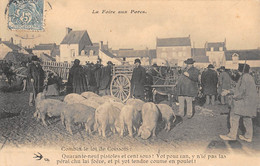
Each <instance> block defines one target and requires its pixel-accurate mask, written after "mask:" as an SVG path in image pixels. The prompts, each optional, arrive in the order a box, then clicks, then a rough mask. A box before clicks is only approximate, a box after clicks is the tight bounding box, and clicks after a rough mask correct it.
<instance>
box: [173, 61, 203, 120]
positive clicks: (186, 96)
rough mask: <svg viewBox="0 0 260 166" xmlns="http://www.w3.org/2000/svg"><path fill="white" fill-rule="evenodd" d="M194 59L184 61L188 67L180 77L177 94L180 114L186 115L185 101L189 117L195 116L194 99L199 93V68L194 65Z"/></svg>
mask: <svg viewBox="0 0 260 166" xmlns="http://www.w3.org/2000/svg"><path fill="white" fill-rule="evenodd" d="M194 62H195V61H194V60H193V59H192V58H189V59H187V60H186V61H184V63H185V64H186V68H185V69H184V71H183V73H182V75H181V76H180V77H179V79H178V83H177V94H178V100H179V115H180V116H182V117H184V115H185V113H184V107H185V105H184V104H185V101H186V104H187V113H186V115H187V117H188V118H191V117H192V116H193V106H192V101H193V100H194V98H195V97H196V96H197V95H198V81H199V80H198V78H199V70H198V69H197V68H195V67H194V66H193V64H194Z"/></svg>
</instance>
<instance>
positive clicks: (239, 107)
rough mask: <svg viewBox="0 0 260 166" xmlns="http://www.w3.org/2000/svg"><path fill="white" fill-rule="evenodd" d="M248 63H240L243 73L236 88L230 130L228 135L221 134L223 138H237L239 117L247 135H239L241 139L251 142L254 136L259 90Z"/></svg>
mask: <svg viewBox="0 0 260 166" xmlns="http://www.w3.org/2000/svg"><path fill="white" fill-rule="evenodd" d="M249 69H250V66H249V65H248V64H239V67H238V71H239V74H240V75H241V76H240V78H239V80H238V82H237V84H236V88H235V90H234V96H233V103H232V106H231V111H230V131H229V133H228V134H227V135H220V138H221V139H223V140H236V137H237V130H238V127H239V119H240V117H242V118H243V123H244V126H245V129H246V132H245V135H239V138H240V139H241V140H244V141H247V142H251V141H252V138H253V124H252V118H253V117H256V113H257V103H258V101H257V100H258V97H257V91H256V85H255V81H254V79H253V77H252V76H251V75H250V74H249Z"/></svg>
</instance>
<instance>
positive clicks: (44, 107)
mask: <svg viewBox="0 0 260 166" xmlns="http://www.w3.org/2000/svg"><path fill="white" fill-rule="evenodd" d="M43 96H44V94H43V93H39V94H38V95H37V97H36V111H35V113H34V117H36V118H37V120H39V119H41V120H42V123H43V125H44V126H47V123H46V121H45V117H46V115H47V116H49V117H53V116H56V117H58V116H60V115H61V111H62V110H63V109H64V107H66V105H67V104H66V103H64V102H62V101H60V100H55V99H44V98H45V97H43Z"/></svg>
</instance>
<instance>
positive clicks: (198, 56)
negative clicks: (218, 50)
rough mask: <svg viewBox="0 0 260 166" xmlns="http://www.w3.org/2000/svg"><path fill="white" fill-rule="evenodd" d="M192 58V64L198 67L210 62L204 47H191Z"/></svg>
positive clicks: (206, 65) (205, 65)
mask: <svg viewBox="0 0 260 166" xmlns="http://www.w3.org/2000/svg"><path fill="white" fill-rule="evenodd" d="M191 55H192V59H193V60H195V63H194V66H195V67H198V68H206V67H208V65H209V64H210V62H209V57H208V56H206V49H205V48H192V49H191Z"/></svg>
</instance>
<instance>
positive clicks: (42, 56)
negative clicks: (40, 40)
mask: <svg viewBox="0 0 260 166" xmlns="http://www.w3.org/2000/svg"><path fill="white" fill-rule="evenodd" d="M40 58H41V60H43V61H56V59H55V58H53V57H51V56H49V55H47V54H41V56H40Z"/></svg>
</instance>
